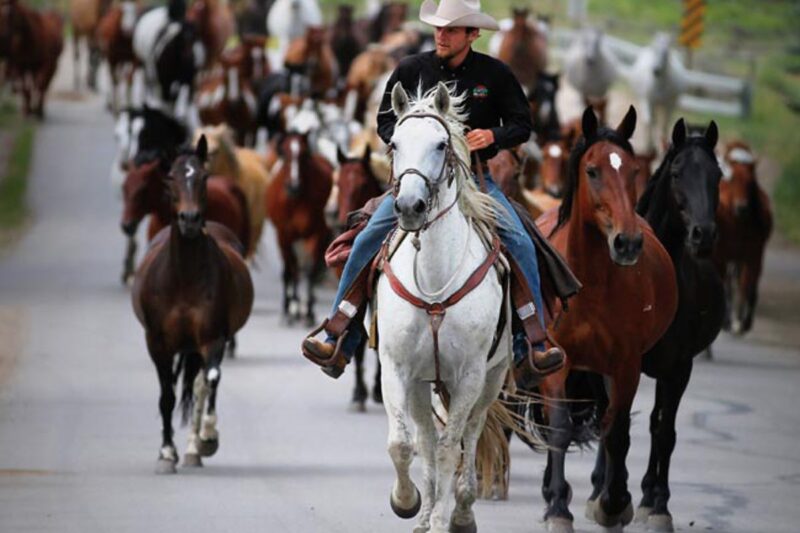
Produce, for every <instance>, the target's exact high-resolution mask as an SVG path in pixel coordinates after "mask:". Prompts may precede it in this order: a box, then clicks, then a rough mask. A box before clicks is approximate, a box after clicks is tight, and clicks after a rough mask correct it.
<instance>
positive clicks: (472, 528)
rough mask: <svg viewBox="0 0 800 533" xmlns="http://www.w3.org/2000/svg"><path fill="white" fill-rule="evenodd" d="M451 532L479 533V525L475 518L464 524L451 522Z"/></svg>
mask: <svg viewBox="0 0 800 533" xmlns="http://www.w3.org/2000/svg"><path fill="white" fill-rule="evenodd" d="M450 533H478V526H477V525H476V524H475V521H474V520H473V521H472V522H470V523H469V524H467V525H464V526H462V525H460V524H455V523H453V522H450Z"/></svg>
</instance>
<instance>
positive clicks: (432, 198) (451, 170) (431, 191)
mask: <svg viewBox="0 0 800 533" xmlns="http://www.w3.org/2000/svg"><path fill="white" fill-rule="evenodd" d="M411 118H432V119H433V120H435V121H436V122H438V123H439V124H441V125H442V127H443V128H444V131H446V132H447V145H446V146H445V153H444V161H443V162H442V168H441V170H440V171H439V175H438V176H437V177H436V179H431V178H430V176H427V175H426V174H424V173H423V172H421V171H420V170H418V169H416V168H414V167H409V168H407V169H405V170H404V171H403V172H401V173H400V175H399V176H394V165H392V174H393V175H392V181H393V185H392V196H394V197H395V198H397V195H398V194H399V193H400V184H401V182H402V180H403V178H404V177H405V176H407V175H409V174H414V175H416V176H419V177H420V178H422V181H423V183H425V188H426V189H427V190H428V199H427V202H426V207H425V222H424V223H423V224H422V227H421V228H420V229H419V231H424V230H426V229H428V228H429V227H430V226H431V224H433V223H434V222H436V221H437V220H439V219H440V218H441V217H442V216H444V215H445V214H446V213H447V212H448V211H450V209H452V207H453V206H454V205H456V204H457V203H458V197H459V192H460V191H459V192H457V193H456V198H455V200H453V203H451V204H450V205H449V206H447V207H446V208H445V209H443V210H442V211H440V212H439V214H437V215H436V217H435V218H433V220H428V217H429V216H430V212H431V210H432V209H433V207H434V206H435V205H438V203H439V186H440V185H441V183H442V180H443V179H444V177H445V175H447V186H448V187H450V186H451V185H452V184H453V180H454V179H455V177H456V170H457V169H458V168H460V169H461V170H468V169H467V168H466V164H465V163H464V162H463V161H461V159H459V157H458V155H457V154H456V152H455V150H454V148H453V136H452V134H451V133H450V128H449V127H448V125H447V122H445V120H444V119H443V118H442V117H440V116H439V115H436V114H434V113H410V114H408V115H406V116H404V117H403V118H401V119H400V120H399V121H398V122H397V125H396V126H395V128H397V127H399V126H400V125H401V124H402V123H403V122H405V121H406V120H408V119H411Z"/></svg>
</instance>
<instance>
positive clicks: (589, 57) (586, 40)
mask: <svg viewBox="0 0 800 533" xmlns="http://www.w3.org/2000/svg"><path fill="white" fill-rule="evenodd" d="M580 46H581V50H582V56H583V59H584V61H586V64H587V65H589V67H592V66H594V64H595V63H597V62H598V61H600V60H601V59H602V57H603V49H602V46H603V30H601V29H599V28H585V29H584V30H583V31H582V32H581V36H580Z"/></svg>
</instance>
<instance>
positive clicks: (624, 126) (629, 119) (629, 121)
mask: <svg viewBox="0 0 800 533" xmlns="http://www.w3.org/2000/svg"><path fill="white" fill-rule="evenodd" d="M635 129H636V109H635V108H634V107H633V106H630V107H629V108H628V112H627V113H625V118H623V119H622V122H620V123H619V126H617V133H619V134H620V135H621V136H622V138H623V139H630V138H631V135H633V130H635Z"/></svg>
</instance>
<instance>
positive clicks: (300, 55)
mask: <svg viewBox="0 0 800 533" xmlns="http://www.w3.org/2000/svg"><path fill="white" fill-rule="evenodd" d="M284 64H285V65H286V68H287V69H288V70H289V71H290V72H292V73H294V74H300V75H302V76H305V77H306V78H307V80H308V91H307V93H308V94H309V95H310V96H311V97H312V98H324V97H325V96H327V95H328V92H329V91H330V90H331V89H333V88H334V86H335V83H336V76H337V72H338V67H337V65H336V57H335V56H334V55H333V49H332V48H331V45H330V43H329V42H328V38H327V30H326V29H325V28H323V27H319V26H309V27H308V28H307V29H306V34H305V35H304V36H303V37H298V38H297V39H294V40H293V41H292V42H291V43H289V47H288V48H287V50H286V56H285V57H284Z"/></svg>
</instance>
